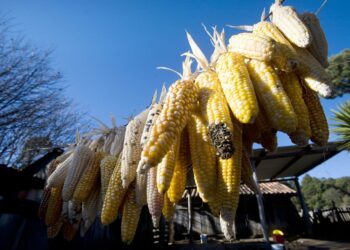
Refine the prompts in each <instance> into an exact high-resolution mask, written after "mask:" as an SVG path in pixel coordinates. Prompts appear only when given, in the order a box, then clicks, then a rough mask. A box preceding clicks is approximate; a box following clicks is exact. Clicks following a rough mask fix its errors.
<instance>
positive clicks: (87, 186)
mask: <svg viewBox="0 0 350 250" xmlns="http://www.w3.org/2000/svg"><path fill="white" fill-rule="evenodd" d="M104 157H105V153H104V152H102V151H98V152H96V153H94V154H93V157H91V158H90V161H89V163H88V165H87V167H86V169H85V170H84V172H83V174H82V176H81V178H80V180H79V182H78V184H77V186H76V188H75V190H74V194H73V197H72V200H73V201H75V202H83V201H85V200H86V199H87V198H88V196H89V195H90V193H91V192H92V190H93V188H94V187H96V185H97V182H98V179H99V175H100V163H101V160H102V159H103V158H104Z"/></svg>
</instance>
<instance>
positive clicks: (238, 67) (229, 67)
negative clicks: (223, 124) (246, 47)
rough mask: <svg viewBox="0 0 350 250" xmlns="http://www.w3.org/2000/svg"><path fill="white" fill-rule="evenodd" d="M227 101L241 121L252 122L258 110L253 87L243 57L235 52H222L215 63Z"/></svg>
mask: <svg viewBox="0 0 350 250" xmlns="http://www.w3.org/2000/svg"><path fill="white" fill-rule="evenodd" d="M216 72H217V74H218V77H219V80H220V83H221V87H222V89H223V91H224V94H225V97H226V100H227V103H228V105H229V107H230V108H231V111H232V112H233V114H234V115H235V117H236V118H237V119H238V120H239V121H240V122H241V123H252V122H254V120H255V117H256V116H257V114H258V112H259V107H258V102H257V99H256V96H255V92H254V88H253V85H252V82H251V80H250V77H249V73H248V70H247V67H246V65H245V63H244V58H243V57H242V56H241V55H239V54H237V53H229V52H228V53H224V54H222V55H221V56H220V57H219V59H218V61H217V63H216Z"/></svg>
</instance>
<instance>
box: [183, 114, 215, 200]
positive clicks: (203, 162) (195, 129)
mask: <svg viewBox="0 0 350 250" xmlns="http://www.w3.org/2000/svg"><path fill="white" fill-rule="evenodd" d="M187 129H188V135H189V139H190V150H191V158H192V168H193V174H194V179H195V182H196V186H197V190H198V193H199V196H200V197H201V198H202V200H203V201H204V202H208V201H210V200H213V199H214V196H215V189H216V183H217V180H216V179H217V178H216V169H217V166H216V157H215V150H214V147H213V146H212V145H211V144H210V141H209V140H210V139H209V138H208V129H207V126H206V125H205V123H204V121H203V119H202V117H200V116H199V115H198V114H192V115H191V117H190V119H189V121H188V124H187Z"/></svg>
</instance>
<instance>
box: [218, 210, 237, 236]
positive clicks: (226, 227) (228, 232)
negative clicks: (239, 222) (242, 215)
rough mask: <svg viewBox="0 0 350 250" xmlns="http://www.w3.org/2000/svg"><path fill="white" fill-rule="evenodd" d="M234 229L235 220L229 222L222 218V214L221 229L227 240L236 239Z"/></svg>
mask: <svg viewBox="0 0 350 250" xmlns="http://www.w3.org/2000/svg"><path fill="white" fill-rule="evenodd" d="M233 227H234V221H233V220H231V221H227V220H226V219H224V218H223V217H222V214H220V228H221V231H222V232H223V233H224V236H225V238H226V240H232V239H234V238H235V233H234V231H233Z"/></svg>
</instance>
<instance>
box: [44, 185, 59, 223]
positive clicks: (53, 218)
mask: <svg viewBox="0 0 350 250" xmlns="http://www.w3.org/2000/svg"><path fill="white" fill-rule="evenodd" d="M61 196H62V187H55V188H51V192H50V198H49V200H48V204H47V210H46V214H45V224H46V225H47V226H50V225H54V224H55V223H56V222H57V221H58V220H59V218H60V216H61V210H62V198H61Z"/></svg>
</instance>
